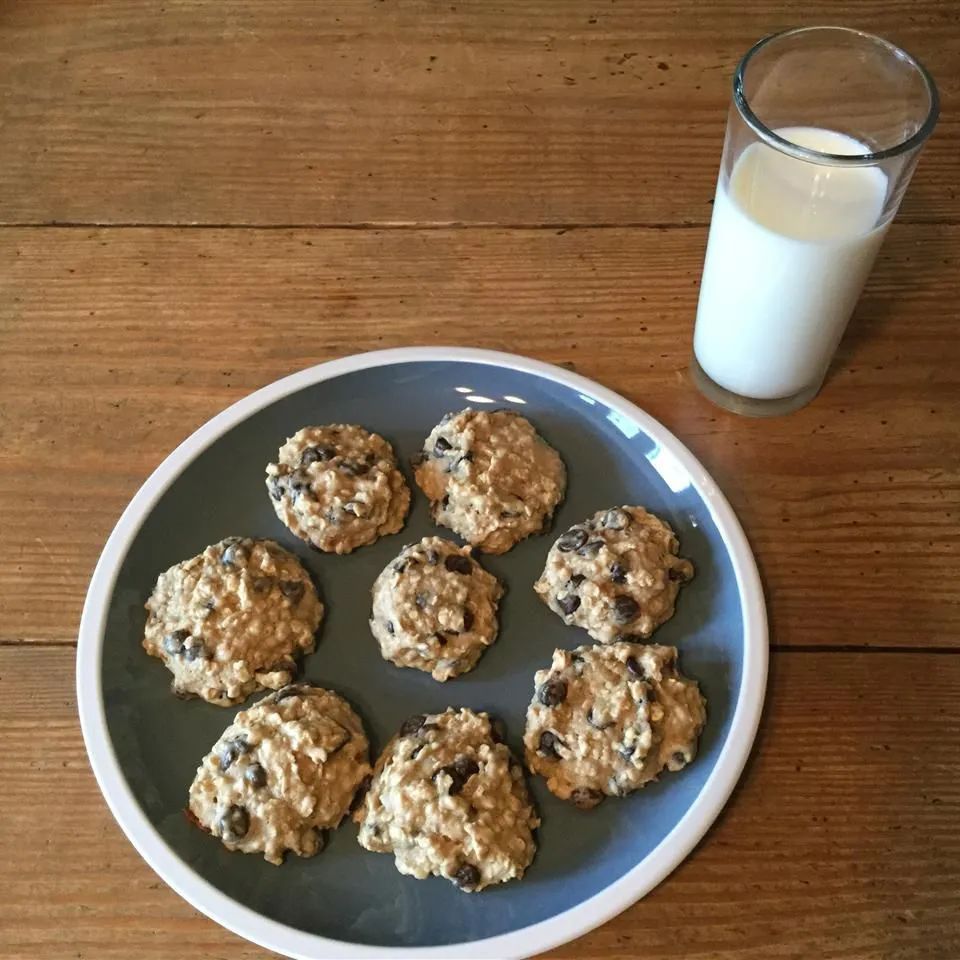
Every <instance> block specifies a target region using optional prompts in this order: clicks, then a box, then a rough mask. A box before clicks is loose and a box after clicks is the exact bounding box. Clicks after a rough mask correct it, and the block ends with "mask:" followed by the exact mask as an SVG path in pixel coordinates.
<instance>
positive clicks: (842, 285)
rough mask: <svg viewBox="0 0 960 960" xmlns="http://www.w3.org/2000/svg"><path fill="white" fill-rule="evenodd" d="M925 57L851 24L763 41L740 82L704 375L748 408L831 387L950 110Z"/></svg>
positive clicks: (727, 149) (705, 320)
mask: <svg viewBox="0 0 960 960" xmlns="http://www.w3.org/2000/svg"><path fill="white" fill-rule="evenodd" d="M937 109H938V98H937V91H936V87H935V86H934V83H933V80H932V79H931V77H930V76H929V74H928V73H927V71H926V70H925V69H924V68H923V67H922V66H921V65H920V63H918V62H917V61H916V60H915V59H914V58H913V57H911V56H910V55H909V54H907V53H905V52H904V51H903V50H900V49H898V48H897V47H895V46H893V45H892V44H890V43H887V42H886V41H885V40H881V39H880V38H879V37H874V36H871V35H870V34H867V33H861V32H860V31H858V30H848V29H846V28H843V27H809V28H803V29H799V30H789V31H786V32H784V33H779V34H775V35H773V36H770V37H767V38H766V39H764V40H761V41H760V42H759V43H758V44H757V45H756V46H755V47H753V48H752V49H751V50H750V51H749V52H748V53H747V55H746V56H745V57H744V58H743V60H742V61H741V62H740V65H739V67H738V68H737V72H736V75H735V77H734V81H733V103H732V105H731V108H730V115H729V119H728V121H727V135H726V140H725V142H724V146H723V158H722V160H721V164H720V176H719V179H718V182H717V193H716V198H715V200H714V206H713V217H712V220H711V223H710V237H709V240H708V243H707V254H706V260H705V262H704V266H703V279H702V282H701V286H700V303H699V306H698V307H697V322H696V327H695V329H694V337H693V360H692V362H691V366H690V370H691V375H692V377H693V379H694V381H695V382H696V384H697V386H698V387H699V388H700V389H701V391H702V392H703V393H704V394H706V395H707V396H708V397H709V398H710V399H711V400H713V401H714V402H715V403H718V404H720V405H721V406H723V407H726V408H727V409H729V410H734V411H736V412H737V413H744V414H750V415H754V416H765V415H772V414H779V413H788V412H789V411H791V410H796V409H797V408H799V407H802V406H803V405H804V404H806V403H808V402H809V401H810V400H811V399H812V398H813V397H814V396H816V394H817V392H818V391H819V389H820V385H821V384H822V383H823V379H824V377H825V375H826V372H827V368H828V367H829V365H830V360H831V358H832V357H833V353H834V351H835V350H836V347H837V344H838V343H839V342H840V338H841V337H842V336H843V331H844V329H845V327H846V325H847V321H848V320H849V319H850V314H851V313H852V312H853V308H854V306H855V304H856V302H857V299H858V298H859V296H860V292H861V290H862V289H863V285H864V282H865V281H866V279H867V275H868V274H869V273H870V268H871V266H872V265H873V261H874V258H875V257H876V255H877V251H878V250H879V249H880V245H881V244H882V243H883V238H884V235H885V234H886V232H887V228H888V227H889V225H890V221H891V220H892V219H893V217H894V215H895V214H896V212H897V208H898V207H899V205H900V200H901V199H902V197H903V194H904V191H905V190H906V188H907V184H908V182H909V180H910V177H911V175H912V173H913V170H914V167H915V166H916V163H917V159H918V157H919V153H920V148H921V147H922V146H923V143H924V141H925V140H926V139H927V137H928V136H929V135H930V133H931V131H932V130H933V127H934V124H935V123H936V120H937Z"/></svg>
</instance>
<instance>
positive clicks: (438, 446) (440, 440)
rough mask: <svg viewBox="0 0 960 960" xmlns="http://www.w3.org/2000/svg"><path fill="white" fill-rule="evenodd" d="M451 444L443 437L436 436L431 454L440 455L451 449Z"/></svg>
mask: <svg viewBox="0 0 960 960" xmlns="http://www.w3.org/2000/svg"><path fill="white" fill-rule="evenodd" d="M451 446H452V444H451V443H450V441H449V440H447V439H446V438H445V437H437V442H436V443H435V444H434V445H433V455H434V456H435V457H442V456H444V455H445V454H446V453H447V451H448V450H450V449H451Z"/></svg>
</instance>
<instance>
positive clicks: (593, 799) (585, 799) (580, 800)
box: [570, 787, 603, 810]
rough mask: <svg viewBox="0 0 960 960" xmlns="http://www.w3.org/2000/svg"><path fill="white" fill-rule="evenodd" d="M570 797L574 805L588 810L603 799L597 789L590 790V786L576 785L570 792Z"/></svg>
mask: <svg viewBox="0 0 960 960" xmlns="http://www.w3.org/2000/svg"><path fill="white" fill-rule="evenodd" d="M570 799H571V801H572V802H573V805H574V806H575V807H579V809H581V810H589V809H590V808H591V807H595V806H596V805H597V804H598V803H599V802H600V801H601V800H602V799H603V794H602V793H601V792H600V791H599V790H592V789H591V788H590V787H577V789H576V790H574V791H573V793H571V794H570Z"/></svg>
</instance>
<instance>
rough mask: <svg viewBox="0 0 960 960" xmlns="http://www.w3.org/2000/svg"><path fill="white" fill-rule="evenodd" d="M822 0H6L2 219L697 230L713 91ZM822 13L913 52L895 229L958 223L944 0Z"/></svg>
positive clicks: (950, 51) (717, 139) (715, 139)
mask: <svg viewBox="0 0 960 960" xmlns="http://www.w3.org/2000/svg"><path fill="white" fill-rule="evenodd" d="M837 19H838V16H837V12H836V6H835V4H834V3H832V2H830V0H808V2H806V3H804V4H803V5H802V6H801V5H797V4H787V3H784V2H782V0H755V2H751V3H749V4H744V3H742V2H740V0H712V2H711V3H710V4H709V5H706V6H705V5H703V4H701V3H697V2H696V0H683V2H677V3H671V4H661V3H653V2H650V0H617V2H613V0H609V2H608V0H602V2H597V3H580V2H571V0H561V2H557V0H525V2H522V3H504V4H500V3H491V2H488V0H458V2H456V3H437V2H431V0H403V2H398V0H389V2H377V0H326V2H324V3H315V2H313V0H245V2H234V3H230V4H227V5H223V4H210V3H206V2H204V0H166V2H164V3H161V4H155V3H141V2H136V0H111V2H104V3H97V4H88V3H75V2H72V0H42V2H36V0H8V2H7V3H5V4H4V5H3V13H2V20H0V25H2V30H0V88H2V89H3V98H2V99H0V156H2V157H3V163H2V164H0V218H2V222H5V223H27V222H29V223H46V222H53V221H56V222H68V221H70V222H85V223H87V222H89V223H120V222H128V223H170V222H173V223H208V224H211V223H212V224H224V223H256V224H301V225H305V224H332V223H333V224H346V223H356V222H379V223H393V222H415V223H425V222H431V223H438V222H439V223H444V222H463V223H478V222H497V223H504V224H521V223H524V224H525V223H544V222H547V223H594V224H598V223H617V224H623V223H705V222H706V221H707V220H709V214H710V203H711V200H712V197H713V187H714V182H715V177H716V169H717V164H718V159H719V155H720V147H721V143H722V138H723V128H724V123H725V118H726V110H727V105H728V101H729V90H730V78H731V76H732V73H733V69H734V67H735V65H736V63H737V61H738V59H739V58H740V56H741V55H742V54H743V53H744V52H745V51H746V50H747V48H748V47H749V46H750V45H751V44H752V43H753V42H754V41H756V40H757V39H759V38H760V37H761V36H763V35H765V34H767V33H769V32H771V31H774V30H777V29H782V28H785V27H788V26H796V25H798V24H813V23H824V22H825V23H833V22H835V21H836V20H837ZM839 19H842V20H843V21H844V22H846V23H848V24H849V25H851V26H858V27H862V28H864V29H867V30H870V31H874V32H878V33H880V34H883V35H885V36H887V37H889V38H890V39H891V40H893V41H895V42H898V43H901V44H903V45H904V46H906V47H907V49H909V50H911V51H912V52H914V53H915V54H916V55H917V56H919V57H921V58H922V59H924V60H925V61H926V63H927V65H928V66H929V68H930V69H931V71H932V72H933V73H934V75H935V76H936V77H937V79H938V81H939V83H940V86H941V90H942V94H943V111H942V119H941V121H940V126H939V129H938V131H937V134H936V136H935V138H934V139H933V141H932V142H931V144H930V146H929V148H928V150H927V152H926V155H925V157H924V160H923V162H922V164H921V167H920V172H919V174H918V176H917V180H916V183H915V184H914V186H913V188H912V189H911V192H910V194H909V196H908V198H907V202H906V204H905V207H904V211H903V215H904V216H905V217H908V218H911V219H914V220H926V221H943V220H944V219H952V220H954V221H956V220H957V218H958V216H960V200H958V197H957V189H956V185H957V179H958V170H960V120H958V116H960V69H958V62H960V30H958V29H957V27H958V13H957V6H956V4H955V3H954V2H952V0H911V2H910V4H909V10H908V9H907V8H906V7H905V6H904V4H903V3H902V2H901V0H853V2H848V3H846V4H845V5H844V9H843V14H842V17H840V18H839Z"/></svg>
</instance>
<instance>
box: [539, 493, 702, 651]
mask: <svg viewBox="0 0 960 960" xmlns="http://www.w3.org/2000/svg"><path fill="white" fill-rule="evenodd" d="M678 549H679V544H678V543H677V538H676V536H674V533H673V530H671V529H670V527H669V526H668V525H667V524H666V523H664V521H663V520H661V519H660V518H659V517H655V516H654V515H653V514H652V513H648V512H647V511H646V510H644V509H643V507H613V508H611V509H609V510H600V511H598V512H597V513H595V514H594V515H593V516H592V517H591V518H590V519H589V520H586V521H584V522H583V523H581V524H578V525H577V526H575V527H571V528H570V529H569V530H568V531H567V532H566V533H565V534H563V535H562V536H561V537H560V538H559V539H558V540H557V541H556V543H554V545H553V546H552V547H551V548H550V552H549V553H548V554H547V563H546V566H545V567H544V570H543V573H542V574H541V576H540V579H539V580H538V581H537V582H536V583H535V584H534V590H536V592H537V593H538V594H539V595H540V598H541V599H542V600H543V602H544V603H546V604H547V606H548V607H550V609H551V610H553V612H554V613H556V614H559V616H561V617H563V620H564V622H565V623H570V624H573V625H574V626H577V627H583V629H584V630H586V631H587V633H589V634H590V636H591V637H593V638H594V639H595V640H599V641H600V642H601V643H613V642H614V641H615V640H633V639H636V640H643V639H646V638H647V637H649V636H650V635H651V634H652V633H653V631H654V630H656V628H657V627H658V626H660V624H662V623H664V622H665V621H666V620H669V619H670V617H672V616H673V612H674V604H675V602H676V599H677V592H678V591H679V589H680V585H681V584H683V583H687V582H688V581H689V580H690V579H691V578H692V577H693V564H692V563H691V562H690V561H689V560H684V559H683V558H681V557H678V556H677V550H678Z"/></svg>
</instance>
